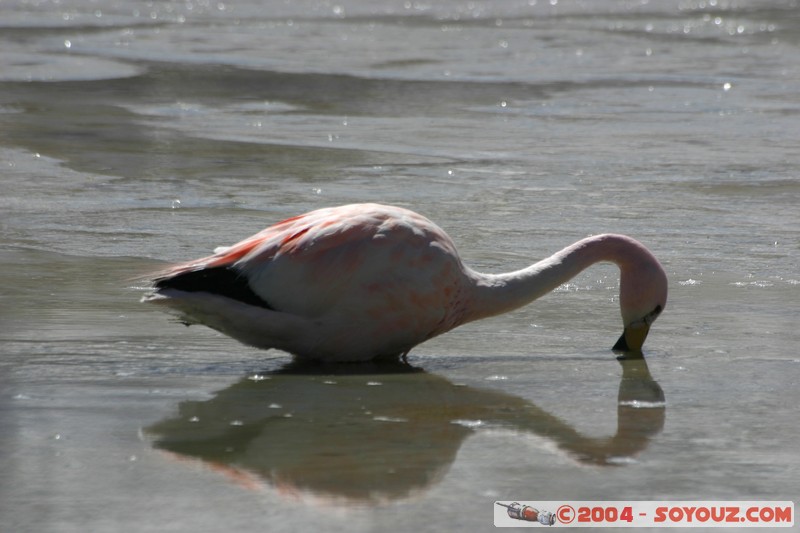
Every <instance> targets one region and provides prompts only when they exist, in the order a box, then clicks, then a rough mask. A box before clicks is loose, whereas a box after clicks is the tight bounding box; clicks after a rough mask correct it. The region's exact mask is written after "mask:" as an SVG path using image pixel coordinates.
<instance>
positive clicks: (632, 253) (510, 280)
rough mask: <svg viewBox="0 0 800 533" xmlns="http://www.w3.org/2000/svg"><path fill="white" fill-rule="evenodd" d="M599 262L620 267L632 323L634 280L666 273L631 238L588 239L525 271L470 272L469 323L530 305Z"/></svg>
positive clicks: (622, 293)
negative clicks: (610, 263) (631, 307)
mask: <svg viewBox="0 0 800 533" xmlns="http://www.w3.org/2000/svg"><path fill="white" fill-rule="evenodd" d="M599 262H612V263H615V264H617V265H618V266H619V267H620V271H621V280H620V305H621V307H622V313H623V320H627V319H628V317H626V316H625V315H626V312H625V307H626V303H627V302H626V301H625V300H626V299H630V295H629V293H631V292H632V291H631V287H630V285H632V284H637V283H638V282H637V281H636V280H635V279H633V278H636V277H637V276H638V273H641V272H645V273H646V272H650V271H652V270H655V271H658V272H663V269H662V268H661V265H660V264H659V263H658V261H657V260H656V259H655V257H653V255H652V254H651V253H650V252H649V251H648V250H647V249H646V248H645V247H644V246H643V245H641V244H640V243H638V242H637V241H635V240H633V239H631V238H630V237H626V236H624V235H612V234H604V235H597V236H594V237H588V238H586V239H583V240H580V241H578V242H576V243H574V244H572V245H570V246H568V247H566V248H564V249H563V250H561V251H559V252H557V253H555V254H553V255H552V256H550V257H548V258H546V259H543V260H541V261H539V262H538V263H535V264H533V265H531V266H529V267H527V268H524V269H522V270H517V271H514V272H508V273H505V274H482V273H479V272H475V271H470V272H469V273H468V274H469V275H470V276H471V277H472V278H473V280H474V289H473V290H474V292H473V298H472V301H471V306H470V310H469V312H467V313H466V317H465V318H466V320H465V322H468V321H471V320H477V319H480V318H485V317H489V316H494V315H498V314H501V313H505V312H507V311H511V310H513V309H517V308H519V307H522V306H524V305H527V304H529V303H531V302H532V301H534V300H536V299H537V298H539V297H541V296H543V295H545V294H547V293H548V292H551V291H552V290H554V289H555V288H556V287H558V286H560V285H562V284H563V283H566V282H567V281H569V280H570V279H572V278H574V277H575V276H577V275H578V274H579V273H581V272H582V271H583V270H585V269H586V268H588V267H589V266H591V265H593V264H595V263H599ZM626 285H627V286H628V287H626Z"/></svg>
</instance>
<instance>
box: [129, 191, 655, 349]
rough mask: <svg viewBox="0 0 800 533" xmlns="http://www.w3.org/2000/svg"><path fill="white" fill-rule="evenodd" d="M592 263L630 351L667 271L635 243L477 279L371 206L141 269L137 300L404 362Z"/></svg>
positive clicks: (443, 250)
mask: <svg viewBox="0 0 800 533" xmlns="http://www.w3.org/2000/svg"><path fill="white" fill-rule="evenodd" d="M603 261H607V262H612V263H615V264H617V265H618V266H619V268H620V298H619V302H620V310H621V312H622V320H623V325H624V331H623V334H622V336H621V337H620V339H619V341H618V342H617V344H616V345H615V346H614V348H613V349H614V350H616V351H622V352H638V351H640V350H641V347H642V344H643V343H644V340H645V338H646V336H647V333H648V331H649V328H650V325H651V324H652V322H653V321H654V320H655V319H656V318H657V317H658V315H659V314H660V313H661V311H662V310H663V309H664V306H665V305H666V300H667V277H666V274H665V273H664V269H663V268H662V266H661V264H660V263H659V262H658V260H657V259H656V258H655V257H654V256H653V255H652V254H651V253H650V252H649V251H648V250H647V248H645V247H644V246H643V245H642V244H640V243H639V242H637V241H635V240H634V239H631V238H630V237H626V236H624V235H612V234H604V235H597V236H594V237H588V238H586V239H583V240H580V241H578V242H576V243H575V244H572V245H571V246H568V247H566V248H564V249H563V250H561V251H560V252H557V253H555V254H554V255H552V256H550V257H548V258H547V259H543V260H542V261H539V262H538V263H535V264H533V265H531V266H529V267H527V268H524V269H522V270H517V271H514V272H509V273H505V274H482V273H480V272H476V271H474V270H472V269H471V268H469V267H467V266H466V265H464V264H463V263H462V262H461V259H460V258H459V255H458V252H457V251H456V247H455V244H454V243H453V241H452V239H450V237H449V236H448V235H447V234H446V233H445V232H444V231H443V230H442V229H441V228H439V227H438V226H437V225H436V224H434V223H433V222H431V221H430V220H428V219H427V218H425V217H423V216H422V215H419V214H417V213H415V212H413V211H409V210H407V209H403V208H400V207H392V206H386V205H379V204H353V205H345V206H340V207H331V208H325V209H319V210H316V211H312V212H310V213H306V214H304V215H300V216H297V217H293V218H289V219H286V220H284V221H282V222H279V223H277V224H275V225H274V226H270V227H268V228H267V229H265V230H263V231H261V232H259V233H257V234H255V235H253V236H252V237H249V238H247V239H244V240H243V241H241V242H239V243H237V244H234V245H233V246H230V247H227V248H220V249H217V250H216V251H215V253H214V254H213V255H210V256H207V257H203V258H201V259H197V260H194V261H189V262H186V263H181V264H178V265H174V266H171V267H168V268H166V269H164V270H161V271H159V272H156V273H154V274H153V275H152V276H151V280H152V282H153V284H154V290H153V292H152V293H150V294H149V295H147V296H145V298H144V299H143V301H147V302H151V303H154V304H157V305H161V306H165V307H167V308H168V309H169V310H170V311H173V312H177V313H179V314H180V315H181V317H182V320H184V321H185V322H186V323H187V324H204V325H206V326H208V327H211V328H213V329H215V330H217V331H220V332H222V333H224V334H226V335H229V336H230V337H233V338H234V339H237V340H239V341H241V342H243V343H245V344H249V345H252V346H256V347H258V348H276V349H280V350H283V351H286V352H289V353H291V354H293V355H294V356H296V357H297V358H299V359H301V360H320V361H328V362H344V361H367V360H371V359H376V358H381V359H386V358H390V359H396V358H398V357H402V358H403V359H405V356H406V354H408V352H409V351H410V350H411V349H412V348H413V347H414V346H416V345H418V344H420V343H422V342H425V341H426V340H428V339H430V338H432V337H435V336H437V335H440V334H442V333H445V332H446V331H449V330H451V329H453V328H455V327H457V326H460V325H461V324H465V323H467V322H471V321H473V320H478V319H481V318H486V317H490V316H494V315H498V314H501V313H505V312H507V311H511V310H513V309H516V308H518V307H522V306H524V305H526V304H528V303H530V302H532V301H534V300H536V299H537V298H539V297H540V296H542V295H544V294H546V293H548V292H550V291H552V290H553V289H555V288H556V287H558V286H559V285H561V284H562V283H565V282H566V281H568V280H570V279H571V278H573V277H574V276H576V275H577V274H578V273H580V272H581V271H583V270H584V269H585V268H587V267H589V266H590V265H592V264H594V263H597V262H603Z"/></svg>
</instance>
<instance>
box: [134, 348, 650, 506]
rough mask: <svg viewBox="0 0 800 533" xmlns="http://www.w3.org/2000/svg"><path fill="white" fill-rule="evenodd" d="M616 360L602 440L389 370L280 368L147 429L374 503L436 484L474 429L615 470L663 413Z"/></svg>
mask: <svg viewBox="0 0 800 533" xmlns="http://www.w3.org/2000/svg"><path fill="white" fill-rule="evenodd" d="M620 364H621V365H622V369H623V373H622V379H621V381H620V388H619V407H618V410H617V431H616V433H615V434H614V436H612V437H609V438H587V437H585V436H583V435H581V434H580V433H579V432H577V431H576V430H575V429H574V428H573V427H572V426H570V425H569V424H567V423H566V422H564V421H562V420H561V419H559V418H557V417H555V416H553V415H551V414H549V413H546V412H544V411H543V410H541V409H539V408H538V407H536V406H535V405H533V404H531V403H530V402H528V401H526V400H524V399H522V398H518V397H515V396H511V395H508V394H505V393H502V392H499V391H491V390H483V389H476V388H472V387H465V386H458V385H454V384H453V383H450V382H449V381H447V380H446V379H444V378H442V377H441V376H437V375H434V374H429V373H426V372H424V371H420V370H418V369H413V368H411V367H407V366H403V365H400V364H389V365H388V366H387V365H380V364H373V365H358V366H356V367H351V366H347V367H344V370H342V367H338V370H337V367H325V366H297V365H295V364H290V365H288V366H287V367H284V368H283V369H281V370H278V371H276V372H271V373H268V374H264V375H257V376H251V377H249V378H246V379H243V380H241V381H240V382H238V383H236V384H234V385H232V386H231V387H228V388H227V389H225V390H223V391H220V392H219V393H217V394H216V396H214V397H213V398H212V399H210V400H206V401H189V402H183V403H181V404H180V407H179V415H178V416H177V417H175V418H171V419H167V420H164V421H162V422H159V423H157V424H155V425H153V426H151V427H149V428H148V429H147V433H148V434H150V435H152V436H153V437H154V439H155V441H154V446H155V447H156V448H160V449H163V450H167V451H170V452H173V453H176V454H179V455H181V456H185V457H190V458H197V459H200V460H202V461H204V462H206V463H208V464H210V465H212V466H214V467H215V468H220V469H221V470H223V471H225V472H228V473H231V474H234V475H235V476H237V477H241V476H242V475H244V476H250V477H251V478H253V479H263V480H266V481H267V482H269V483H270V484H272V485H274V486H276V487H278V489H279V490H281V491H286V492H290V493H295V494H303V493H311V494H313V495H315V496H320V497H323V498H332V499H343V500H345V501H349V502H355V503H357V502H362V503H377V502H380V501H386V500H393V499H398V498H403V497H407V496H409V495H411V494H412V493H414V492H416V491H420V490H424V489H427V488H428V487H430V486H431V485H432V484H433V483H435V482H436V481H437V480H439V479H441V478H442V477H443V476H444V474H445V473H446V472H447V470H448V469H449V467H450V465H451V464H452V462H453V461H454V459H455V456H456V453H457V452H458V449H459V447H460V446H461V443H462V442H463V441H464V439H465V438H466V437H467V436H468V435H470V434H472V433H473V432H474V431H475V430H476V428H477V427H486V426H488V427H508V428H511V429H514V430H517V431H521V432H526V433H527V432H530V433H534V434H536V435H540V436H543V437H545V438H547V439H550V440H552V441H553V442H555V443H556V445H557V446H558V447H559V448H560V449H562V450H565V451H566V452H568V453H569V454H570V455H571V456H573V457H575V458H576V459H577V460H578V461H580V462H584V463H590V464H597V465H610V464H620V463H624V462H625V461H626V460H627V459H629V458H630V457H632V456H633V455H634V454H636V453H638V452H640V451H642V450H643V449H645V448H646V447H647V444H648V442H649V439H650V437H651V436H652V435H654V434H655V433H657V432H658V431H660V430H661V428H662V427H663V425H664V416H665V407H664V394H663V392H662V390H661V388H660V387H659V385H658V384H657V383H656V382H655V381H654V380H653V379H652V377H651V376H650V373H649V371H648V369H647V365H646V363H645V361H644V359H635V360H623V361H620ZM337 371H338V372H340V373H337ZM341 372H346V373H341ZM532 466H533V465H532Z"/></svg>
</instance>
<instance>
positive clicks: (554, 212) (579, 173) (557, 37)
mask: <svg viewBox="0 0 800 533" xmlns="http://www.w3.org/2000/svg"><path fill="white" fill-rule="evenodd" d="M654 4H655V5H654ZM798 13H800V11H798V6H797V5H796V3H795V2H790V1H786V2H780V1H779V2H775V1H769V2H767V1H763V2H757V1H742V2H736V3H731V2H724V1H722V0H719V1H711V0H709V1H696V2H692V1H680V2H678V1H674V2H669V1H667V2H658V3H656V2H649V3H648V2H641V3H637V2H612V1H606V2H591V3H589V2H568V1H566V0H560V1H558V2H553V1H550V2H544V1H539V2H533V1H531V2H497V3H493V2H436V3H435V5H427V4H423V3H416V2H390V1H388V0H383V1H381V2H369V3H364V2H338V3H333V2H299V3H291V4H288V5H283V4H282V5H277V6H270V7H269V8H266V7H264V5H262V3H258V2H247V1H242V2H224V3H223V2H212V3H209V2H194V1H191V2H174V3H173V2H156V3H153V2H117V3H103V4H102V5H100V3H97V2H90V1H87V0H83V1H66V0H62V1H61V2H54V3H50V2H12V3H3V4H2V5H0V124H2V128H0V168H2V174H0V190H2V195H0V228H2V231H0V266H1V268H0V302H2V305H1V306H0V343H1V344H0V347H1V351H2V354H3V355H2V357H0V429H2V431H0V517H2V523H3V530H4V531H5V530H6V529H8V530H9V531H36V532H41V531H88V530H91V531H112V530H113V531H153V530H158V531H220V530H223V529H228V530H232V531H238V530H252V529H255V528H264V527H267V526H268V528H269V530H270V531H273V530H275V531H296V530H299V529H301V528H303V529H306V528H314V529H316V530H331V531H333V530H335V531H339V530H341V529H342V528H343V527H347V528H348V529H350V530H353V531H367V530H375V529H379V528H382V527H383V526H384V525H385V524H387V523H391V524H392V525H393V526H394V527H395V528H396V529H398V530H400V531H413V530H420V529H422V530H428V529H433V528H436V529H438V530H459V529H461V530H463V529H466V530H470V531H472V530H490V529H493V527H492V520H493V513H494V510H493V502H494V501H495V500H558V499H564V500H624V499H636V500H658V499H676V500H702V499H705V500H719V499H731V500H758V499H765V500H794V501H797V500H798V496H800V494H799V491H798V485H797V481H796V480H797V478H798V476H800V460H799V459H798V456H797V451H796V450H797V444H796V443H797V442H798V438H800V430H799V429H798V425H797V422H796V418H797V412H798V409H797V406H798V403H799V402H800V392H798V390H799V388H798V378H799V377H800V356H798V354H797V351H796V346H797V345H798V343H800V333H798V330H797V328H796V324H797V316H798V302H799V301H800V274H799V273H798V264H800V245H799V244H798V227H800V213H798V210H797V205H798V204H799V203H800V181H798V176H797V169H798V168H799V165H800V148H798V144H797V139H798V138H800V120H799V117H800V99H799V98H798V96H797V95H798V94H800V53H799V52H800V51H798V45H799V44H800V39H799V38H798V36H800V16H799V15H798ZM355 201H381V202H387V203H394V204H399V205H403V206H407V207H411V208H413V209H415V210H417V211H419V212H421V213H423V214H426V215H428V216H430V217H431V218H433V219H434V220H435V221H436V222H437V223H439V225H441V226H442V227H443V228H445V229H446V230H447V231H448V232H449V233H450V234H451V236H452V237H453V238H454V240H455V241H456V243H457V244H458V246H459V248H460V250H461V253H462V256H463V258H464V260H465V262H467V263H468V264H470V265H471V266H473V267H475V268H477V269H479V270H485V271H491V272H499V271H502V270H509V269H512V268H519V267H521V266H524V265H526V264H528V263H530V262H532V261H534V260H538V259H540V258H542V257H545V256H547V255H549V254H550V253H553V252H555V251H557V250H558V249H560V248H562V247H563V246H565V245H567V244H569V243H571V242H573V241H575V240H578V239H580V238H582V237H584V236H586V235H588V234H592V233H600V232H606V231H613V232H621V233H626V234H629V235H632V236H634V237H636V238H638V239H639V240H641V241H642V242H644V243H645V244H647V245H648V246H649V247H650V248H651V249H652V250H653V251H654V253H655V254H656V255H657V256H658V257H659V258H660V259H661V260H662V262H663V263H664V265H665V267H666V269H667V272H668V274H669V277H670V299H669V303H668V305H667V310H666V312H665V313H664V315H663V316H662V317H661V318H660V319H659V321H658V322H657V323H656V325H655V326H654V328H653V330H652V332H651V334H650V338H649V339H648V342H647V344H646V345H645V361H624V362H618V361H616V360H615V359H614V356H613V354H612V353H611V352H610V350H609V348H610V347H611V345H612V344H613V343H614V341H615V340H616V338H617V336H618V335H619V329H620V324H619V318H618V311H617V309H616V305H617V304H616V291H617V287H618V282H617V277H616V272H615V270H614V269H613V268H611V267H608V266H598V267H595V268H592V269H590V270H589V271H587V272H585V273H583V274H582V275H581V276H579V277H578V278H576V279H575V280H573V281H572V282H570V283H569V284H567V285H565V286H562V287H560V288H559V289H558V290H557V291H556V292H555V293H554V294H551V295H548V296H546V297H544V298H543V299H542V300H540V301H538V302H536V303H535V304H533V305H531V306H529V307H527V308H525V309H523V310H520V311H517V312H514V313H512V314H509V315H507V316H504V317H499V318H495V319H491V320H486V321H483V322H479V323H474V324H470V325H467V326H464V327H462V328H460V329H458V330H456V331H454V332H451V333H449V334H447V335H445V336H442V337H439V338H436V339H433V340H432V341H430V342H428V343H426V344H424V345H422V346H420V347H418V348H417V349H415V350H414V351H413V352H412V354H411V356H410V362H411V363H412V365H413V367H415V369H416V371H412V372H408V371H400V369H398V368H395V367H386V366H378V367H366V368H359V369H358V370H355V369H351V370H347V371H345V372H342V371H341V370H340V369H331V368H327V367H323V368H316V369H308V368H300V369H298V368H296V367H294V366H292V365H291V364H290V361H289V358H288V357H287V356H285V355H284V354H281V353H279V352H274V351H270V352H263V351H258V350H253V349H249V348H246V347H243V346H240V345H238V344H237V343H235V342H234V341H231V340H229V339H227V338H224V337H222V336H220V335H218V334H216V333H214V332H212V331H210V330H206V329H202V328H198V327H191V328H185V327H183V326H181V325H180V324H177V323H176V322H174V321H172V320H171V319H170V318H169V317H167V316H165V315H162V314H160V313H158V312H156V311H154V310H153V309H150V308H147V307H146V306H144V305H141V304H139V303H138V299H139V297H140V296H141V294H142V290H143V289H142V288H141V287H139V286H137V283H136V282H134V281H131V279H132V278H133V277H135V276H136V275H138V274H140V273H142V272H146V271H147V270H148V269H152V268H154V267H156V266H158V265H160V264H162V263H161V261H174V260H180V259H187V258H191V257H196V256H199V255H202V254H204V253H206V252H207V251H208V250H210V249H212V248H213V247H214V246H217V245H221V244H230V243H232V242H234V241H236V240H238V239H240V238H242V237H245V236H247V235H249V234H251V233H253V232H255V231H257V230H259V229H261V228H263V227H264V226H266V225H268V224H269V223H271V222H275V221H277V220H279V219H281V218H283V217H286V216H290V215H294V214H298V213H301V212H304V211H308V210H310V209H313V208H316V207H322V206H327V205H335V204H341V203H348V202H355Z"/></svg>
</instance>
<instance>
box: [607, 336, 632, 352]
mask: <svg viewBox="0 0 800 533" xmlns="http://www.w3.org/2000/svg"><path fill="white" fill-rule="evenodd" d="M611 349H612V350H613V351H615V352H630V351H631V348H630V346H628V341H626V340H625V332H622V335H620V336H619V340H618V341H617V343H616V344H615V345H614V347H613V348H611Z"/></svg>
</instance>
